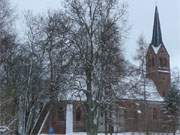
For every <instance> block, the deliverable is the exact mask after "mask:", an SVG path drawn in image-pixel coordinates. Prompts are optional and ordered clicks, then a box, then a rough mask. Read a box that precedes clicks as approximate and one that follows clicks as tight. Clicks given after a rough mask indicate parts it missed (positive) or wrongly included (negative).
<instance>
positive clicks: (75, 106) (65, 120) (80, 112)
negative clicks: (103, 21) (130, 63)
mask: <svg viewBox="0 0 180 135" xmlns="http://www.w3.org/2000/svg"><path fill="white" fill-rule="evenodd" d="M146 74H147V76H146V77H147V80H149V81H150V83H149V87H148V88H149V89H150V91H149V92H150V93H149V95H148V96H147V103H146V104H144V100H143V98H122V100H120V101H119V103H118V104H117V106H114V107H113V110H114V114H113V115H114V116H115V119H114V120H113V121H114V122H113V124H112V123H111V124H110V125H108V129H109V130H111V131H112V132H115V133H117V132H125V131H128V132H130V131H136V132H138V131H139V132H140V131H144V129H148V130H149V131H154V132H164V131H166V130H167V129H168V128H170V127H169V124H168V122H167V121H166V116H165V115H164V114H163V112H162V109H161V108H162V106H163V102H164V97H165V96H166V95H167V93H168V91H169V89H170V84H171V74H170V56H169V54H168V51H167V49H166V47H165V44H164V43H163V40H162V33H161V26H160V20H159V13H158V8H157V7H156V8H155V15H154V26H153V36H152V41H151V43H150V45H149V47H148V50H147V55H146ZM148 88H147V89H148ZM51 104H52V103H47V104H46V105H45V107H44V108H43V109H42V111H41V112H40V115H39V118H38V121H37V122H36V124H35V126H34V128H33V129H32V132H31V135H34V134H39V135H40V134H48V132H54V133H56V134H66V133H68V132H70V131H71V132H86V127H85V115H84V113H85V112H86V110H85V107H83V105H82V104H80V102H79V101H73V102H72V101H62V102H59V103H53V108H51V107H52V106H51ZM118 106H121V108H122V107H126V108H127V109H125V110H122V109H119V108H118ZM144 107H145V108H146V110H148V111H147V113H146V116H145V115H144V109H143V108H144ZM101 117H102V118H101V120H102V122H100V126H99V132H104V130H105V127H104V116H103V115H102V116H101Z"/></svg>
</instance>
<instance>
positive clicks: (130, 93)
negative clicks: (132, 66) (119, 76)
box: [120, 76, 164, 102]
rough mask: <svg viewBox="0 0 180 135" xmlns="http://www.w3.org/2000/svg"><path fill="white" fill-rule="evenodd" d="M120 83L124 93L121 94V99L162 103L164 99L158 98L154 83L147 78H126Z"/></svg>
mask: <svg viewBox="0 0 180 135" xmlns="http://www.w3.org/2000/svg"><path fill="white" fill-rule="evenodd" d="M124 81H125V82H124V83H122V84H123V86H122V87H121V88H123V89H124V93H121V95H120V98H122V99H136V100H144V99H145V100H147V101H157V102H163V101H164V98H163V97H161V96H160V94H159V92H158V90H157V87H156V86H155V84H154V82H153V81H152V80H150V79H148V78H145V79H142V78H141V77H140V76H137V77H127V78H126V79H125V80H124ZM124 85H125V86H124Z"/></svg>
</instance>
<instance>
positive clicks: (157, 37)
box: [151, 6, 163, 47]
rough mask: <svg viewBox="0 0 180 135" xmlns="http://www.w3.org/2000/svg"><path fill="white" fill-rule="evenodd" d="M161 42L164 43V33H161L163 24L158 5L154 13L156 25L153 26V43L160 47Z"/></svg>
mask: <svg viewBox="0 0 180 135" xmlns="http://www.w3.org/2000/svg"><path fill="white" fill-rule="evenodd" d="M160 44H163V41H162V34H161V25H160V21H159V13H158V8H157V6H156V8H155V14H154V26H153V36H152V41H151V45H154V46H155V47H158V46H159V45H160Z"/></svg>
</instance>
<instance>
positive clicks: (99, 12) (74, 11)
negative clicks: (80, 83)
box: [67, 0, 126, 135]
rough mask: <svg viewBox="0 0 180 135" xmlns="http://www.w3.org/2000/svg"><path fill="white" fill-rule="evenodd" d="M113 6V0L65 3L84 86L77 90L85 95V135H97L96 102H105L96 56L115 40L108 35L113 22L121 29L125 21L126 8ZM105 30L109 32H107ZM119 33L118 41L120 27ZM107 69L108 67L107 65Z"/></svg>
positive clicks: (71, 0) (97, 57)
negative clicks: (71, 23) (71, 24)
mask: <svg viewBox="0 0 180 135" xmlns="http://www.w3.org/2000/svg"><path fill="white" fill-rule="evenodd" d="M116 5H118V1H116V0H111V1H106V0H103V1H102V0H95V1H94V0H93V1H92V0H80V1H76V0H69V1H68V2H67V6H68V8H67V13H68V15H69V16H70V18H71V20H73V24H74V25H73V29H72V31H73V33H72V41H71V43H72V44H73V45H74V46H75V48H76V58H77V59H78V63H79V64H77V65H78V69H81V75H82V76H83V77H84V78H85V79H84V81H85V88H82V89H79V92H81V93H83V94H82V95H85V98H86V102H85V107H86V111H87V113H86V130H87V134H88V135H96V134H97V132H98V124H99V112H100V104H101V103H102V102H105V100H104V101H103V93H104V94H105V91H104V92H103V88H102V85H103V84H102V81H100V80H102V79H103V78H102V77H103V76H105V74H106V73H105V72H104V73H102V72H103V71H102V70H101V69H102V65H104V64H103V63H102V60H100V57H103V56H102V53H103V49H104V50H105V47H106V46H108V44H107V43H108V41H109V44H111V43H112V44H113V42H115V39H114V36H113V38H112V35H111V34H112V33H111V32H110V31H109V30H112V31H113V33H114V29H113V27H114V26H116V24H119V27H118V28H120V27H121V28H123V26H124V25H123V24H125V22H126V7H125V6H124V5H122V7H119V8H117V7H116ZM115 11H119V12H118V13H117V12H115ZM108 21H110V23H109V24H107V22H108ZM103 22H105V23H103ZM118 22H120V23H118ZM104 25H107V27H106V28H105V27H104ZM117 26H118V25H117ZM118 28H117V29H118ZM103 29H104V30H103ZM117 29H115V30H117ZM117 31H118V30H117ZM106 32H107V33H108V32H110V33H111V34H110V35H108V34H107V33H106ZM117 33H118V32H117ZM117 33H116V34H117ZM120 33H121V34H122V35H120V37H119V39H118V41H119V40H120V39H121V38H122V37H123V34H124V33H123V30H122V31H120ZM106 34H107V35H106ZM116 34H115V35H116ZM100 35H101V36H100ZM103 36H104V38H103ZM111 41H112V42H111ZM112 47H113V45H112ZM104 53H105V55H106V56H105V55H104V58H103V60H107V61H110V59H109V58H108V57H107V56H108V55H111V53H108V52H104ZM117 56H118V55H117ZM114 58H115V57H114ZM114 61H116V59H114ZM100 63H101V64H102V65H101V64H100ZM113 64H114V63H113ZM107 69H109V68H108V66H107ZM110 72H111V71H110ZM102 75H103V76H102ZM107 79H108V78H106V80H107ZM111 79H112V78H111ZM104 80H105V78H104ZM109 80H110V78H109ZM109 84H110V83H109ZM110 87H111V86H110ZM110 87H109V88H108V89H109V90H110ZM109 97H110V95H109ZM104 99H105V97H104ZM109 99H110V98H109Z"/></svg>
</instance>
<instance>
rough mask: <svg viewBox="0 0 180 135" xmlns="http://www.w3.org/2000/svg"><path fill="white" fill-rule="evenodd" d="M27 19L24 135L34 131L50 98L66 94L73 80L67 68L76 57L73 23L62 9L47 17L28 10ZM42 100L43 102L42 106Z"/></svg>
mask: <svg viewBox="0 0 180 135" xmlns="http://www.w3.org/2000/svg"><path fill="white" fill-rule="evenodd" d="M26 20H27V27H28V31H27V39H26V41H27V43H25V44H24V45H25V47H24V48H23V47H22V48H21V49H24V50H23V51H22V52H27V55H26V56H25V58H23V61H24V60H25V61H24V62H25V63H24V64H25V65H26V66H25V67H24V68H25V69H24V70H25V71H27V72H25V74H22V73H21V74H22V75H24V76H26V77H23V78H26V79H25V80H24V81H25V82H24V85H23V84H21V85H20V86H21V88H20V90H21V91H20V92H19V95H18V98H19V103H18V105H19V111H18V112H19V113H18V114H19V125H18V128H19V134H23V135H25V134H29V133H30V132H31V129H33V124H35V122H36V121H37V118H38V115H39V113H38V112H40V111H42V107H43V106H44V105H45V103H46V102H47V100H48V101H50V102H57V101H58V100H59V99H62V98H63V97H64V95H63V93H65V91H66V90H67V89H68V88H67V87H68V86H69V83H70V81H68V80H70V79H69V78H70V74H71V73H70V72H69V70H68V69H69V67H70V64H71V62H72V56H73V48H71V46H70V44H69V37H68V32H69V29H70V27H71V23H70V21H69V19H68V18H67V17H66V16H65V15H64V14H63V13H62V12H54V13H50V12H49V13H48V16H45V17H42V16H33V15H30V13H29V14H28V15H27V16H26ZM26 60H27V61H26ZM24 64H23V65H24ZM24 70H23V71H24ZM35 80H36V81H35ZM41 97H45V99H46V100H45V101H44V100H43V99H42V98H41ZM42 102H43V104H44V105H41V104H42ZM40 105H41V106H40ZM51 107H52V106H51ZM50 109H51V108H50ZM36 116H37V117H36Z"/></svg>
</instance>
